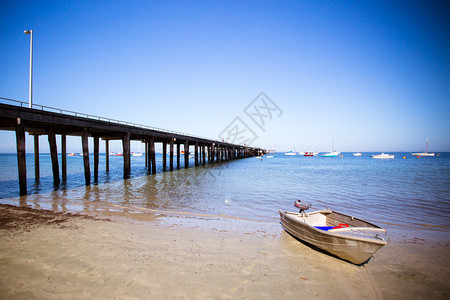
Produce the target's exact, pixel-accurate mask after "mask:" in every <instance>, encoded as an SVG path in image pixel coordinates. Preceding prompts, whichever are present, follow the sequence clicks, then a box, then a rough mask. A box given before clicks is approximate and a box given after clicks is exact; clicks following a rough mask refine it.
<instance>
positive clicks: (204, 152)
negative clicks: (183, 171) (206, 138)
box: [202, 145, 206, 165]
mask: <svg viewBox="0 0 450 300" xmlns="http://www.w3.org/2000/svg"><path fill="white" fill-rule="evenodd" d="M205 149H206V146H205V145H203V146H202V159H203V164H204V165H205V164H206V156H205V154H206V150H205Z"/></svg>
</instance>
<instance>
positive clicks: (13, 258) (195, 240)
mask: <svg viewBox="0 0 450 300" xmlns="http://www.w3.org/2000/svg"><path fill="white" fill-rule="evenodd" d="M148 218H149V219H148ZM148 218H147V219H146V220H145V221H139V220H136V218H129V217H128V218H125V217H115V216H114V217H113V216H105V215H101V214H97V215H89V216H87V215H78V214H67V213H66V214H63V213H55V212H51V211H44V210H35V209H30V208H19V207H14V206H9V205H0V295H1V296H0V298H2V299H3V298H4V299H25V298H26V299H30V298H39V299H44V298H45V299H77V298H84V299H86V298H95V299H115V298H116V299H119V298H120V299H166V298H169V299H173V298H187V299H205V298H214V299H235V298H245V299H260V298H265V299H281V298H284V297H295V298H296V299H310V298H318V299H330V298H333V299H411V298H429V299H449V298H450V290H449V286H448V282H449V275H450V273H449V257H450V256H449V247H448V245H447V244H442V243H437V242H433V243H430V242H427V241H423V240H417V239H408V240H405V241H402V240H400V239H397V240H395V241H389V244H388V245H387V246H386V247H384V248H382V249H381V250H380V251H379V252H377V253H376V254H375V256H374V257H373V258H372V259H371V260H370V261H369V262H368V263H367V264H365V265H363V266H355V265H352V264H349V263H347V262H344V261H342V260H339V259H337V258H334V257H332V256H329V255H325V254H323V253H320V252H318V251H316V250H314V249H311V248H310V247H308V246H306V245H304V244H302V243H299V242H298V241H297V240H295V239H293V238H292V237H291V236H289V235H288V234H287V233H285V232H284V231H283V230H282V229H281V228H280V230H279V232H278V233H277V234H272V233H269V232H266V231H264V230H252V229H249V230H246V229H244V232H239V233H238V232H234V231H232V230H223V229H217V228H215V227H214V225H212V226H210V227H209V228H208V226H192V227H189V226H186V225H182V224H181V223H183V220H186V219H185V218H183V217H180V218H175V219H174V220H175V221H173V222H172V223H171V224H166V223H163V222H159V221H158V220H153V221H152V220H151V219H152V217H151V216H149V217H148ZM177 220H178V221H177ZM177 222H178V223H179V224H177ZM199 222H208V220H199Z"/></svg>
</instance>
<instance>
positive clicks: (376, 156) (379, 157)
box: [372, 153, 395, 159]
mask: <svg viewBox="0 0 450 300" xmlns="http://www.w3.org/2000/svg"><path fill="white" fill-rule="evenodd" d="M394 157H395V155H392V154H385V153H381V154H378V155H372V158H376V159H392V158H394Z"/></svg>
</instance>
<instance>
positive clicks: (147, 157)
mask: <svg viewBox="0 0 450 300" xmlns="http://www.w3.org/2000/svg"><path fill="white" fill-rule="evenodd" d="M145 161H146V164H145V167H147V171H148V173H150V172H151V171H152V156H151V154H150V139H149V138H146V139H145Z"/></svg>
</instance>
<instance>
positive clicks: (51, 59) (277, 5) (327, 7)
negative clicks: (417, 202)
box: [0, 1, 450, 152]
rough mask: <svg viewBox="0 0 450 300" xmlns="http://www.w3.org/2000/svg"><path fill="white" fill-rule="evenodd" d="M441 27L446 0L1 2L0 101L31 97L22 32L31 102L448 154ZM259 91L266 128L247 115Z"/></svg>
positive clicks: (449, 65)
mask: <svg viewBox="0 0 450 300" xmlns="http://www.w3.org/2000/svg"><path fill="white" fill-rule="evenodd" d="M449 23H450V5H449V4H448V3H446V2H445V1H443V2H439V1H431V2H427V1H342V2H338V1H235V2H234V1H209V2H207V1H198V2H196V1H158V2H157V1H2V2H1V3H0V45H1V46H0V58H1V59H0V70H1V71H0V97H6V98H12V99H17V100H22V101H24V102H27V101H28V68H29V36H27V35H25V34H24V33H23V31H24V30H26V29H33V34H34V58H33V59H34V90H33V91H34V103H37V104H41V105H46V106H52V107H58V108H62V109H66V110H73V111H79V112H84V113H88V114H93V115H99V116H104V117H109V118H113V119H119V120H124V121H130V122H135V123H140V124H145V125H150V126H155V127H160V128H165V129H171V130H176V131H181V132H186V133H190V134H196V135H200V136H206V137H210V138H216V137H217V136H218V134H219V133H220V132H222V131H223V129H224V128H226V127H227V126H228V124H230V122H231V121H233V120H234V119H235V118H236V117H239V118H241V120H243V121H244V122H245V123H246V124H247V125H248V126H249V127H250V128H251V129H252V130H253V131H254V132H255V133H256V134H257V135H258V139H256V140H255V141H254V142H253V144H254V145H255V146H260V147H264V148H275V149H277V150H278V151H285V150H288V149H289V148H290V143H291V137H292V140H293V143H294V145H295V148H296V150H298V151H307V150H315V151H329V150H331V139H332V138H333V139H334V144H335V147H336V148H337V149H338V150H340V151H386V152H388V151H419V150H420V151H421V150H424V148H425V139H426V138H427V137H428V138H429V139H430V150H432V151H450V135H449V133H448V132H449V129H450V118H449V116H450V57H449V53H450V24H449ZM262 91H264V92H265V93H266V94H267V95H268V96H269V97H270V99H272V101H273V102H274V103H276V105H277V106H278V107H279V108H280V109H281V110H282V112H283V113H282V114H281V116H278V115H277V116H274V117H273V119H272V120H267V122H266V127H265V131H263V130H261V128H258V127H257V126H256V125H255V124H254V123H253V122H252V121H251V120H250V119H249V118H248V116H247V115H246V114H245V112H244V109H245V108H246V106H247V105H248V104H249V103H250V102H252V101H253V100H254V99H255V97H256V96H258V95H259V94H260V92H262ZM42 139H43V140H42V142H41V151H43V152H46V151H47V152H48V145H47V143H46V140H45V137H42ZM31 141H32V140H31V139H30V138H29V139H28V140H27V151H28V150H29V151H30V152H31V151H32V147H33V145H32V142H31ZM133 147H134V150H135V151H137V150H138V149H137V144H136V143H135V144H133ZM112 148H113V150H114V151H119V150H120V144H119V143H114V144H113V145H112ZM101 150H102V148H101ZM132 150H133V149H132ZM14 151H15V136H14V134H13V133H12V132H4V131H2V132H0V152H14ZM68 151H74V152H81V142H80V139H79V138H71V139H70V140H69V145H68ZM141 151H143V147H142V149H141Z"/></svg>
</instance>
